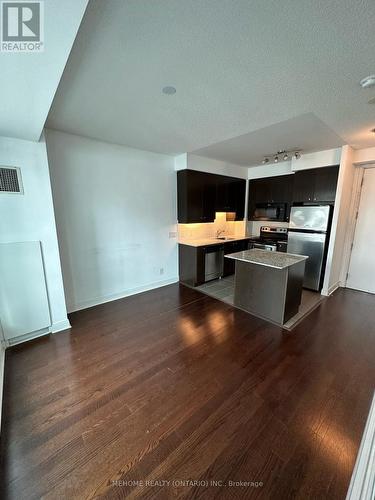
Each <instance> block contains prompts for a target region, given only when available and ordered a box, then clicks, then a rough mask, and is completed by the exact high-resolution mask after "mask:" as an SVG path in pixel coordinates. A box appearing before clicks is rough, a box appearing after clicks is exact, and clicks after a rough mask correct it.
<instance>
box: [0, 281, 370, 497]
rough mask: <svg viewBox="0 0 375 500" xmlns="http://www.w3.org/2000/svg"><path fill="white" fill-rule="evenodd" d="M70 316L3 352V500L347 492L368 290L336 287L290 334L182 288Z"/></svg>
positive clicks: (366, 383)
mask: <svg viewBox="0 0 375 500" xmlns="http://www.w3.org/2000/svg"><path fill="white" fill-rule="evenodd" d="M70 319H71V323H72V330H71V334H69V333H59V334H56V335H53V336H50V337H48V338H42V339H39V340H37V341H34V342H30V343H28V344H24V345H22V346H18V347H14V348H12V349H9V350H8V351H7V355H6V365H5V377H6V378H5V400H4V422H3V429H2V461H3V474H2V488H3V497H4V498H17V499H28V500H30V499H33V498H41V497H43V498H46V499H50V498H51V499H61V498H67V499H72V498H78V499H83V498H95V497H97V498H125V497H127V498H133V497H137V496H139V497H142V498H161V499H165V498H216V497H218V498H228V499H229V498H231V499H232V498H260V499H275V498H277V499H284V498H298V499H310V498H311V499H314V500H316V499H329V500H334V499H344V498H345V495H346V491H347V488H348V486H349V481H350V477H351V473H352V469H353V466H354V462H355V459H356V454H357V451H358V448H359V444H360V440H361V436H362V433H363V430H364V426H365V422H366V418H367V414H368V411H369V408H370V404H371V399H372V394H373V391H374V382H375V363H374V359H375V297H374V296H371V295H368V294H365V293H359V292H354V291H350V290H339V291H337V292H336V293H335V294H334V295H333V296H332V297H331V298H329V299H328V300H326V301H325V302H324V303H323V304H322V305H320V307H319V308H318V309H316V310H315V311H314V312H312V313H311V315H310V316H308V317H307V318H306V319H305V320H303V321H302V323H300V324H299V325H298V326H297V327H296V328H295V329H294V330H293V332H292V333H288V332H285V331H283V330H281V329H280V328H279V327H277V326H274V325H271V324H269V323H266V322H264V321H262V320H260V319H257V318H254V317H252V316H250V315H248V314H246V313H244V312H242V311H240V310H237V309H234V308H233V307H231V306H230V305H229V304H225V303H223V302H220V301H218V300H215V299H213V298H211V297H208V296H206V295H202V294H200V293H199V292H197V291H195V290H192V289H190V288H186V287H184V286H181V285H180V286H179V285H171V286H167V287H164V288H161V289H158V290H153V291H150V292H147V293H144V294H140V295H136V296H133V297H129V298H126V299H122V300H118V301H116V302H111V303H108V304H103V305H101V306H98V307H95V308H92V309H87V310H85V311H81V312H77V313H74V314H72V315H71V317H70ZM188 480H192V481H199V482H200V483H199V485H196V486H194V485H193V484H192V483H190V482H188ZM137 481H138V482H139V483H138V485H137ZM147 481H155V482H156V481H158V482H159V483H154V484H150V483H147ZM162 481H166V482H168V481H171V482H170V483H166V484H167V485H166V486H163V485H161V482H162ZM172 481H175V483H174V484H172ZM184 481H185V483H184ZM206 481H207V483H206ZM212 481H217V482H220V481H222V483H223V484H222V485H221V486H219V485H215V484H214V483H212ZM230 481H233V482H236V481H237V482H239V481H242V482H245V481H248V482H254V483H261V484H260V485H259V484H258V485H257V486H256V485H255V486H254V485H253V486H251V485H244V484H242V485H233V486H230ZM206 484H207V485H206Z"/></svg>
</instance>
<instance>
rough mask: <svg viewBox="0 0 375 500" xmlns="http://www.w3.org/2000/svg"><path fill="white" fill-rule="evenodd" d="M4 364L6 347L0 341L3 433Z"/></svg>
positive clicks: (0, 406)
mask: <svg viewBox="0 0 375 500" xmlns="http://www.w3.org/2000/svg"><path fill="white" fill-rule="evenodd" d="M4 364H5V347H4V346H3V344H2V342H1V341H0V433H1V410H2V408H3V385H4Z"/></svg>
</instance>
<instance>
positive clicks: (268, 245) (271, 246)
mask: <svg viewBox="0 0 375 500" xmlns="http://www.w3.org/2000/svg"><path fill="white" fill-rule="evenodd" d="M250 245H251V246H250ZM250 245H249V248H259V249H260V250H268V251H270V252H276V250H277V246H276V243H275V244H273V243H251V244H250Z"/></svg>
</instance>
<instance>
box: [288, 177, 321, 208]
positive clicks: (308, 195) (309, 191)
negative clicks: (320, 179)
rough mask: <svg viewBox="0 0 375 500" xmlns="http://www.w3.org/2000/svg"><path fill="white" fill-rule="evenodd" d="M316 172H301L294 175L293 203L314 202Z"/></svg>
mask: <svg viewBox="0 0 375 500" xmlns="http://www.w3.org/2000/svg"><path fill="white" fill-rule="evenodd" d="M315 176H316V173H315V170H301V171H299V172H296V173H295V174H294V183H293V202H294V203H306V202H313V201H314V196H315Z"/></svg>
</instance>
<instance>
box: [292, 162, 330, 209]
mask: <svg viewBox="0 0 375 500" xmlns="http://www.w3.org/2000/svg"><path fill="white" fill-rule="evenodd" d="M338 173H339V166H338V165H335V166H332V167H323V168H314V169H311V170H300V171H299V172H296V173H295V175H294V187H293V203H297V204H298V203H322V202H327V203H334V201H335V196H336V186H337V178H338Z"/></svg>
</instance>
